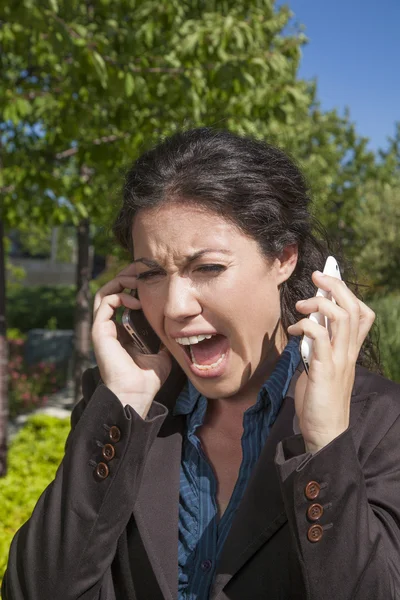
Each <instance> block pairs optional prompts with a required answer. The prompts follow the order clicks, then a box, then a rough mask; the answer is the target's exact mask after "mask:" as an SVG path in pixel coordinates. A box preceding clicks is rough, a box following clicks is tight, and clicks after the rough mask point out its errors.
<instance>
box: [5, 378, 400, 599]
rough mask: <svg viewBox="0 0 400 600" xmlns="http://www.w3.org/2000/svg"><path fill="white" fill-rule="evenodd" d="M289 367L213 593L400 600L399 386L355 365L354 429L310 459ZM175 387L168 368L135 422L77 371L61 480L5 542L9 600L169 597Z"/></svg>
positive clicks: (176, 463)
mask: <svg viewBox="0 0 400 600" xmlns="http://www.w3.org/2000/svg"><path fill="white" fill-rule="evenodd" d="M298 375H299V371H298V372H296V374H295V376H294V377H293V380H292V382H291V385H290V388H289V391H288V394H287V397H286V398H285V400H284V402H283V405H282V408H281V411H280V413H279V415H278V417H277V420H276V422H275V424H274V426H273V427H272V430H271V434H270V436H269V438H268V440H267V442H266V444H265V447H264V448H263V451H262V454H261V456H260V459H259V461H258V464H257V465H256V467H255V469H254V472H253V473H252V476H251V480H250V482H249V484H248V487H247V489H246V492H245V495H244V497H243V500H242V502H241V504H240V506H239V508H238V511H237V513H236V515H235V519H234V522H233V524H232V528H231V531H230V533H229V537H228V539H227V541H226V544H225V547H224V549H223V552H222V556H221V559H220V561H219V564H218V565H217V574H216V578H215V581H214V585H213V587H212V591H211V594H210V598H211V599H212V600H228V599H229V600H306V599H307V600H333V599H335V600H336V599H337V600H350V599H351V600H394V599H395V598H396V599H398V598H400V418H399V415H400V386H398V385H396V384H394V383H392V382H390V381H388V380H386V379H384V378H382V377H379V376H377V375H373V374H371V373H369V372H368V371H366V370H365V369H362V368H358V369H357V374H356V381H355V385H354V390H353V396H352V404H351V426H350V427H349V429H348V430H347V431H346V432H344V433H343V434H342V435H341V436H339V437H338V438H337V439H335V440H334V441H333V442H332V443H331V444H329V445H328V446H327V447H325V448H324V449H323V450H321V451H320V452H318V453H317V454H315V455H314V456H311V455H310V454H307V453H305V451H304V443H303V440H302V437H301V435H299V434H298V433H296V419H295V418H294V416H295V413H294V402H293V390H294V385H295V382H296V379H297V377H298ZM183 383H184V379H183V377H182V373H181V372H180V371H179V370H176V369H175V371H174V372H173V373H172V374H171V376H170V377H169V379H168V381H167V382H166V384H165V385H164V386H163V388H162V389H161V390H160V392H159V394H158V396H157V398H156V401H155V402H154V403H153V405H152V408H151V410H150V412H149V415H148V417H147V419H146V420H145V421H144V420H142V419H141V418H140V417H139V416H138V415H137V414H136V413H135V411H134V410H132V409H131V407H126V408H124V407H123V406H122V404H121V403H120V402H119V400H118V399H117V398H116V397H115V396H114V395H113V393H112V392H110V390H108V389H107V388H106V387H105V386H104V385H103V384H102V383H101V381H100V380H99V375H98V372H97V370H91V371H88V372H86V374H85V376H84V379H83V392H84V398H83V400H82V401H81V402H80V403H79V404H78V405H77V406H76V408H75V410H74V411H73V414H72V430H71V433H70V436H69V438H68V441H67V447H66V453H65V457H64V459H63V461H62V463H61V465H60V467H59V469H58V471H57V475H56V478H55V480H54V481H53V482H52V483H51V484H50V485H49V487H48V488H47V489H46V490H45V491H44V493H43V494H42V496H41V497H40V499H39V501H38V503H37V505H36V508H35V510H34V511H33V514H32V516H31V518H30V519H29V521H28V522H27V523H25V525H24V526H23V527H22V528H21V529H20V530H19V532H18V533H17V534H16V536H15V538H14V540H13V543H12V546H11V549H10V557H9V563H8V569H7V572H6V575H5V578H4V582H3V589H2V593H3V598H4V600H78V599H79V600H176V599H177V581H178V566H177V548H178V503H179V470H180V458H181V446H182V432H183V429H184V418H183V417H174V416H172V414H171V408H172V406H173V405H174V403H175V400H176V398H177V395H178V394H179V391H180V389H181V388H182V385H183ZM107 443H109V444H111V446H112V447H113V448H110V447H107V449H104V445H105V444H107ZM113 449H114V450H115V456H114V457H112V458H110V457H111V456H112V454H113ZM107 450H108V452H107ZM103 451H104V452H105V454H106V455H108V458H110V460H108V461H107V460H106V459H105V458H104V457H103V455H102V453H103ZM99 463H103V464H105V465H106V467H104V466H101V467H100V468H97V465H98V464H99ZM96 470H97V471H98V473H99V474H96ZM311 482H315V483H311ZM310 483H311V485H310ZM313 504H318V505H319V506H317V507H313V508H310V507H311V506H312V505H313ZM320 507H322V510H323V514H322V515H320V518H319V520H318V521H317V522H313V521H312V518H316V517H318V515H319V514H320V513H321V508H320ZM315 525H317V527H315ZM309 538H311V540H312V541H310V539H309ZM198 600H206V599H200V598H199V599H198Z"/></svg>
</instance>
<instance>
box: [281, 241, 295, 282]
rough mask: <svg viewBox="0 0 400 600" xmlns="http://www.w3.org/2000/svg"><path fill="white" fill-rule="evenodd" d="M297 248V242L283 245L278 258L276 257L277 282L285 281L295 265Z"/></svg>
mask: <svg viewBox="0 0 400 600" xmlns="http://www.w3.org/2000/svg"><path fill="white" fill-rule="evenodd" d="M298 256H299V249H298V246H297V244H290V246H285V248H284V249H283V250H282V253H281V255H280V256H279V258H277V259H276V262H277V264H276V266H277V270H278V283H279V284H281V283H283V282H284V281H287V280H288V279H289V277H290V276H291V274H292V273H293V271H294V270H295V268H296V265H297V259H298Z"/></svg>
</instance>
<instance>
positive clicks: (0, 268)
mask: <svg viewBox="0 0 400 600" xmlns="http://www.w3.org/2000/svg"><path fill="white" fill-rule="evenodd" d="M7 371H8V351H7V337H6V259H5V250H4V225H3V221H2V220H1V219H0V477H4V476H5V475H6V473H7V424H8V393H7V392H8V386H7V384H8V377H7Z"/></svg>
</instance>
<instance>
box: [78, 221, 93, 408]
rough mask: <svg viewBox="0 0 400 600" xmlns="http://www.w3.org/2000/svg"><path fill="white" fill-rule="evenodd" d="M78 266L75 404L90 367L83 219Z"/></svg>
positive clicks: (87, 254)
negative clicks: (86, 371) (84, 376)
mask: <svg viewBox="0 0 400 600" xmlns="http://www.w3.org/2000/svg"><path fill="white" fill-rule="evenodd" d="M77 234H78V264H77V281H76V283H77V295H76V309H75V347H74V395H75V403H76V402H78V401H79V399H80V398H81V395H82V392H81V379H82V373H83V372H84V371H85V369H87V368H88V367H89V365H90V354H91V336H90V332H91V324H92V319H91V306H90V288H89V282H90V276H91V257H90V226H89V219H83V220H82V221H81V222H80V223H79V225H78V228H77Z"/></svg>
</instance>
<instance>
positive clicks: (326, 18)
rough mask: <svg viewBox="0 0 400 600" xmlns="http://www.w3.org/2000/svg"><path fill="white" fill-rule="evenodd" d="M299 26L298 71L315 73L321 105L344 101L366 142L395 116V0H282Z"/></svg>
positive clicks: (398, 79)
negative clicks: (300, 55) (300, 50)
mask: <svg viewBox="0 0 400 600" xmlns="http://www.w3.org/2000/svg"><path fill="white" fill-rule="evenodd" d="M279 4H288V5H289V6H290V8H291V10H292V12H294V13H295V18H294V20H295V21H297V22H299V23H302V24H303V25H304V26H305V33H306V35H307V37H308V38H309V43H308V45H307V46H304V48H303V58H302V61H301V66H300V71H299V75H300V77H302V78H305V79H311V78H314V77H316V78H317V82H318V83H317V89H318V97H319V99H320V101H321V104H322V107H323V108H325V109H329V108H334V107H336V108H338V109H339V111H340V112H342V111H343V109H344V108H345V107H346V106H347V107H348V108H349V109H350V116H351V119H352V121H354V122H355V123H356V127H357V131H358V133H359V134H361V135H364V136H366V137H369V138H370V148H371V149H374V150H376V149H378V148H382V147H383V148H384V147H386V145H387V142H386V140H387V137H388V136H392V135H393V134H394V124H395V122H396V121H400V0H380V1H377V0H286V1H285V2H283V1H281V2H279Z"/></svg>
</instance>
